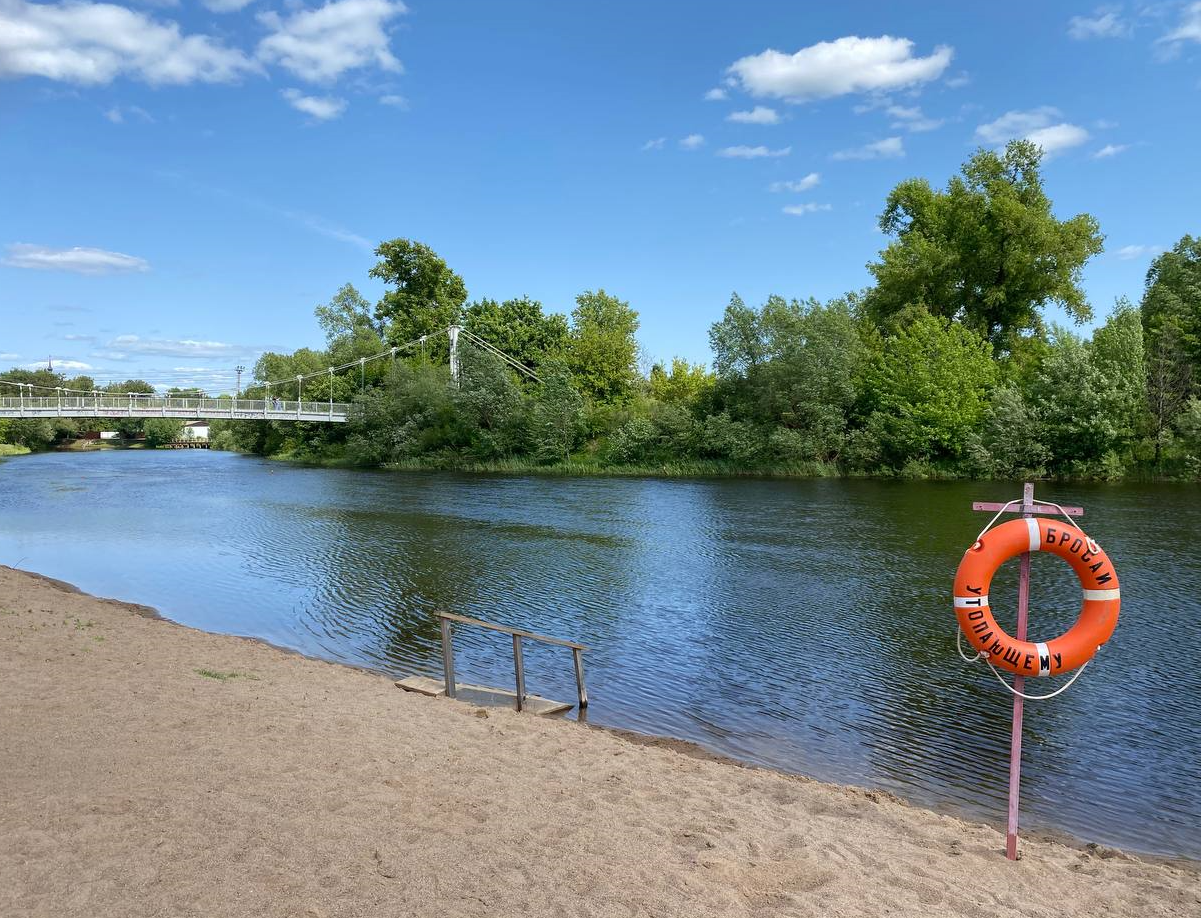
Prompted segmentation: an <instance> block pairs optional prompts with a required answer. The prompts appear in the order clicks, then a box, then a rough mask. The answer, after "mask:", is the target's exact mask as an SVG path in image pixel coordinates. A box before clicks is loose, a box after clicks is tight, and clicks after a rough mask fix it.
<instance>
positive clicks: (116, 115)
mask: <svg viewBox="0 0 1201 918" xmlns="http://www.w3.org/2000/svg"><path fill="white" fill-rule="evenodd" d="M126 115H132V116H134V117H135V118H137V119H138V120H139V121H144V122H145V123H147V124H154V116H153V115H151V114H150V112H148V111H146V109H144V108H141V107H139V106H137V105H126V106H125V107H124V108H122V107H121V106H120V105H114V106H113V107H112V108H110V109H108V110H106V111H105V113H104V117H105V118H107V119H108V120H109V121H111V122H112V123H113V124H124V123H125V118H126Z"/></svg>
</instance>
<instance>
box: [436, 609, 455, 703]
mask: <svg viewBox="0 0 1201 918" xmlns="http://www.w3.org/2000/svg"><path fill="white" fill-rule="evenodd" d="M439 621H440V622H441V623H442V678H443V679H444V680H445V681H446V697H447V698H454V697H455V650H454V647H452V646H451V643H450V622H448V621H447V620H446V619H444V618H443V619H439Z"/></svg>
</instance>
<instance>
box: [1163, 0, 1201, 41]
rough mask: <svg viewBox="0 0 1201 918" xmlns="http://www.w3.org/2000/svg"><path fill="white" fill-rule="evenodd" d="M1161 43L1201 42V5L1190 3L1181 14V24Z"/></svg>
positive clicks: (1164, 37) (1165, 36)
mask: <svg viewBox="0 0 1201 918" xmlns="http://www.w3.org/2000/svg"><path fill="white" fill-rule="evenodd" d="M1159 41H1160V42H1182V41H1196V42H1201V3H1190V4H1189V5H1188V6H1186V7H1185V8H1184V9H1183V10H1181V12H1180V24H1179V25H1178V26H1176V28H1175V29H1173V30H1172V31H1171V32H1169V33H1168V34H1167V35H1164V36H1163V37H1162V38H1160V39H1159Z"/></svg>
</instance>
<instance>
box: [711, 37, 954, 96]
mask: <svg viewBox="0 0 1201 918" xmlns="http://www.w3.org/2000/svg"><path fill="white" fill-rule="evenodd" d="M913 47H914V45H913V42H912V41H910V40H909V39H907V38H894V37H892V36H891V35H882V36H880V37H879V38H860V37H858V36H855V35H848V36H845V37H843V38H839V39H837V40H835V41H823V42H818V43H817V44H815V45H810V46H809V47H807V48H802V49H801V50H800V51H797V52H796V53H795V54H783V53H781V52H779V51H776V50H774V49H768V50H767V51H763V52H762V53H760V54H753V55H750V56H749V57H744V58H742V59H741V60H737V61H735V62H734V63H733V64H731V65H730V67H729V68H728V72H729V73H730V74H731V75H733V76H734V77H736V78H737V80H738V82H739V84H740V85H741V86H742V88H743V89H745V90H746V91H747V92H749V93H750V94H751V95H753V96H771V97H773V98H777V99H786V100H788V101H789V102H804V101H807V100H810V99H828V98H832V97H834V96H844V95H847V94H849V93H856V92H881V91H889V90H895V89H903V88H905V87H907V86H916V85H918V84H920V83H926V82H929V81H930V80H934V79H937V78H938V77H939V76H941V75H942V73H943V71H944V70H946V69H947V65H948V64H950V63H951V58H952V57H953V56H954V51H953V50H952V49H951V48H950V47H948V46H946V45H939V46H938V47H937V48H935V49H934V53H933V54H931V55H930V56H929V57H914V56H913Z"/></svg>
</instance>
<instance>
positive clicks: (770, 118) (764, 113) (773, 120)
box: [726, 105, 780, 124]
mask: <svg viewBox="0 0 1201 918" xmlns="http://www.w3.org/2000/svg"><path fill="white" fill-rule="evenodd" d="M726 120H727V121H734V122H736V123H738V124H779V123H780V116H779V114H778V113H777V112H776V110H775V109H774V108H768V107H767V106H766V105H756V106H755V107H754V108H753V109H751V110H750V111H749V112H730V114H728V115H726Z"/></svg>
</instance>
